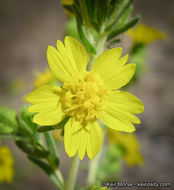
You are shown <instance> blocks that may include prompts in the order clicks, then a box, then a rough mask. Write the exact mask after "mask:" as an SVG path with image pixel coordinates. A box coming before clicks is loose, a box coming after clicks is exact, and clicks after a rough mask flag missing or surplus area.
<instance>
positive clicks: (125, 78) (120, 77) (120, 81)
mask: <svg viewBox="0 0 174 190" xmlns="http://www.w3.org/2000/svg"><path fill="white" fill-rule="evenodd" d="M135 70H136V65H135V64H127V65H125V66H123V67H122V69H121V70H120V72H119V73H115V74H114V75H113V76H112V77H111V74H110V73H109V74H108V75H109V76H110V80H108V81H107V85H108V87H109V88H110V89H111V90H115V89H120V88H121V87H123V86H125V85H126V84H127V83H128V82H129V81H130V79H131V78H132V77H133V75H134V73H135Z"/></svg>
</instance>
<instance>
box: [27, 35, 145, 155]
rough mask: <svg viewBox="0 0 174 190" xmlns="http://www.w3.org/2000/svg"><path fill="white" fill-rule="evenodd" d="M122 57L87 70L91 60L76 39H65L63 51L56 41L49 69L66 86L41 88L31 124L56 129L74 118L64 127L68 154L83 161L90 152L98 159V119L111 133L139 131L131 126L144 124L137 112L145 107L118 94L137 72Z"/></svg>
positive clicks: (106, 56) (34, 96) (116, 53)
mask: <svg viewBox="0 0 174 190" xmlns="http://www.w3.org/2000/svg"><path fill="white" fill-rule="evenodd" d="M121 52H122V49H121V48H113V49H111V50H108V51H106V52H104V53H103V54H101V55H100V56H99V57H98V58H97V59H96V60H95V63H94V65H93V67H92V70H91V71H87V70H86V67H87V63H88V55H87V53H86V50H85V49H84V47H83V46H82V45H81V44H80V43H79V42H78V41H77V40H75V39H74V38H72V37H66V38H65V46H64V45H63V43H62V42H61V41H59V40H58V41H57V49H55V48H54V47H52V46H49V47H48V50H47V59H48V64H49V66H50V69H51V71H52V73H53V74H54V76H55V77H56V78H57V79H58V80H59V81H61V82H63V85H62V86H61V87H59V86H58V85H45V86H42V87H40V88H37V89H35V90H34V91H33V92H31V93H30V94H29V95H28V96H27V101H28V102H29V103H31V104H34V105H32V106H30V107H29V111H30V112H33V113H37V114H36V115H35V116H34V118H33V122H35V123H37V124H39V125H56V124H58V123H59V122H61V121H62V120H63V119H64V118H65V117H66V116H69V117H70V119H69V120H68V122H67V123H66V125H65V128H64V130H65V131H64V144H65V150H66V152H67V154H68V155H69V156H70V157H72V156H74V155H75V154H76V153H77V152H78V155H79V157H80V159H83V158H84V156H85V153H86V152H87V155H88V157H89V158H91V159H92V158H94V157H95V156H96V154H97V153H98V151H99V150H100V147H101V144H102V139H103V133H102V130H101V128H100V126H99V125H98V120H99V119H100V120H101V121H102V122H103V123H104V124H105V125H106V126H107V127H109V128H112V129H114V130H118V131H126V132H133V131H134V130H135V127H134V126H133V124H132V123H135V124H139V123H140V120H139V119H138V118H137V117H136V116H135V115H133V113H141V112H143V109H144V107H143V104H142V102H141V101H140V100H139V99H138V98H136V97H135V96H134V95H132V94H130V93H128V92H123V91H120V90H118V89H120V88H121V87H122V86H124V85H126V84H127V83H128V82H129V80H130V79H131V78H132V76H133V74H134V72H135V64H126V65H125V63H126V61H127V59H128V56H127V55H126V56H124V57H122V58H120V56H121Z"/></svg>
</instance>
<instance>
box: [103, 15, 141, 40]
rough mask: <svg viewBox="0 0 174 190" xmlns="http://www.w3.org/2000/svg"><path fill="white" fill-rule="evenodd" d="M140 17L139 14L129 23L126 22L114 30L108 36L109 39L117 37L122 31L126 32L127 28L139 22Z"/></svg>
mask: <svg viewBox="0 0 174 190" xmlns="http://www.w3.org/2000/svg"><path fill="white" fill-rule="evenodd" d="M139 19H140V17H139V16H137V17H135V18H133V19H131V20H130V21H129V22H128V23H126V24H125V25H123V26H122V27H120V28H119V29H117V30H114V31H113V32H112V33H111V34H110V35H109V36H108V38H107V40H108V41H109V40H111V39H113V38H115V37H116V36H118V35H120V34H121V33H123V32H125V31H126V30H128V29H130V28H132V27H133V26H134V25H135V24H137V22H138V21H139Z"/></svg>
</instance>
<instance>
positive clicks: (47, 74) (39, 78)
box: [34, 69, 56, 88]
mask: <svg viewBox="0 0 174 190" xmlns="http://www.w3.org/2000/svg"><path fill="white" fill-rule="evenodd" d="M55 79H56V78H55V77H54V75H53V74H52V73H51V71H50V70H49V69H46V70H45V71H44V72H42V73H39V72H37V73H36V79H35V81H34V87H36V88H37V87H40V86H43V85H45V84H48V83H50V82H52V81H54V80H55Z"/></svg>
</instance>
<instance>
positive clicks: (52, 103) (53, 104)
mask: <svg viewBox="0 0 174 190" xmlns="http://www.w3.org/2000/svg"><path fill="white" fill-rule="evenodd" d="M60 93H61V88H60V87H59V86H56V85H46V86H41V87H40V88H37V89H35V90H33V91H32V92H31V93H30V94H29V95H28V96H27V98H26V99H27V101H28V102H29V103H32V104H34V105H32V106H30V107H29V108H28V111H29V112H33V113H37V112H40V113H38V114H37V115H35V116H34V118H33V122H34V123H37V124H39V125H56V124H57V123H59V122H60V121H61V120H62V119H63V116H64V113H63V111H62V107H61V104H60V102H59V99H60Z"/></svg>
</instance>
